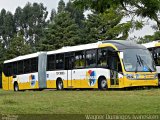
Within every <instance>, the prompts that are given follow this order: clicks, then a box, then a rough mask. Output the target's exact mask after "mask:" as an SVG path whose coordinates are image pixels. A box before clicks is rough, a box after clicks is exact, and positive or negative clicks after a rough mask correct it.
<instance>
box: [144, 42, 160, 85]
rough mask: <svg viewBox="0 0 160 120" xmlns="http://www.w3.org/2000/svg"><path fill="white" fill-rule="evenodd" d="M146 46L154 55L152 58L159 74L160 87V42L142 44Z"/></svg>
mask: <svg viewBox="0 0 160 120" xmlns="http://www.w3.org/2000/svg"><path fill="white" fill-rule="evenodd" d="M142 45H144V46H145V47H146V48H147V49H148V50H149V51H150V52H151V54H152V57H153V59H154V61H155V64H156V69H157V73H158V79H159V85H160V41H159V40H158V41H152V42H148V43H144V44H142Z"/></svg>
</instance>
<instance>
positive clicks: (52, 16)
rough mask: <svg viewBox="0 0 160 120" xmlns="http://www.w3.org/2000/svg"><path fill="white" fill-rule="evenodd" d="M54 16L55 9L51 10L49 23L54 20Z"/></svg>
mask: <svg viewBox="0 0 160 120" xmlns="http://www.w3.org/2000/svg"><path fill="white" fill-rule="evenodd" d="M56 14H57V13H56V10H55V9H52V10H51V17H50V21H51V22H52V21H53V20H54V18H55V16H56Z"/></svg>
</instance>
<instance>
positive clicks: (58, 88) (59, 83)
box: [57, 79, 63, 90]
mask: <svg viewBox="0 0 160 120" xmlns="http://www.w3.org/2000/svg"><path fill="white" fill-rule="evenodd" d="M57 90H63V81H62V80H61V79H58V80H57Z"/></svg>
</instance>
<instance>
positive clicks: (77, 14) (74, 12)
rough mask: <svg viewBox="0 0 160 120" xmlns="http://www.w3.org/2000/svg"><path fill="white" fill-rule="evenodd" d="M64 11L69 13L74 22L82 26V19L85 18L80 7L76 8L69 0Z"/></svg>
mask: <svg viewBox="0 0 160 120" xmlns="http://www.w3.org/2000/svg"><path fill="white" fill-rule="evenodd" d="M65 11H67V12H69V13H70V15H71V18H72V19H75V22H76V24H77V25H79V27H80V28H82V27H83V21H84V20H85V18H84V14H83V12H84V11H83V10H82V9H79V8H77V7H76V6H75V4H73V3H72V2H71V1H69V2H68V3H67V5H66V7H65Z"/></svg>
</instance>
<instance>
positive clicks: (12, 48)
mask: <svg viewBox="0 0 160 120" xmlns="http://www.w3.org/2000/svg"><path fill="white" fill-rule="evenodd" d="M6 51H7V52H6V57H7V59H11V58H14V57H17V56H20V55H25V54H29V53H31V52H32V49H31V46H30V45H29V44H27V43H26V42H25V40H24V39H23V36H18V37H16V36H15V37H14V38H13V39H12V40H11V42H10V44H9V48H8V49H7V50H6Z"/></svg>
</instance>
